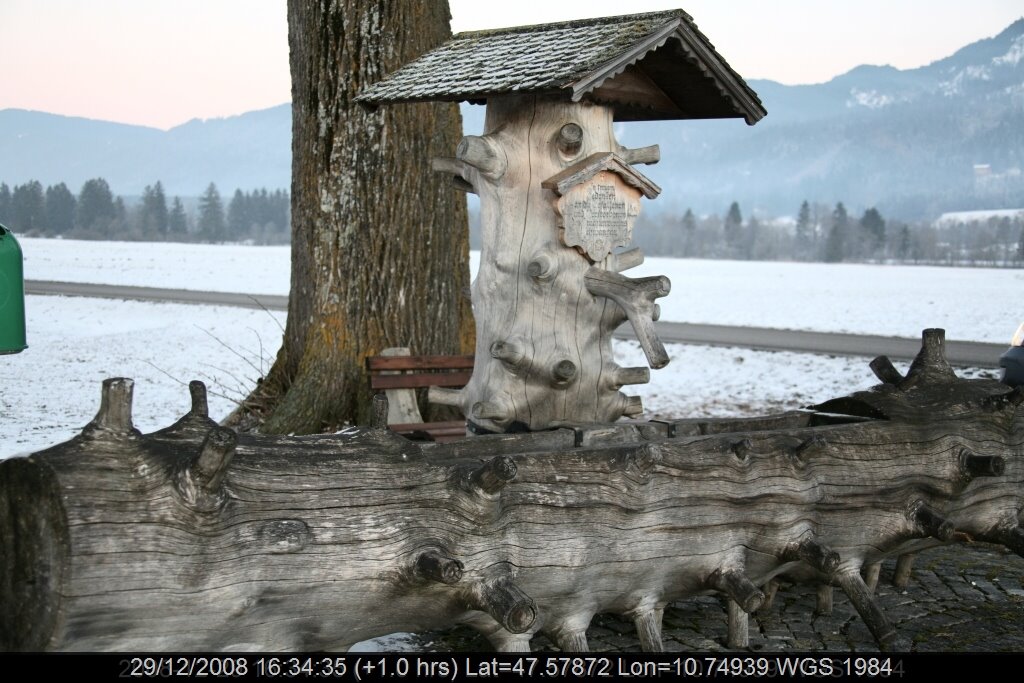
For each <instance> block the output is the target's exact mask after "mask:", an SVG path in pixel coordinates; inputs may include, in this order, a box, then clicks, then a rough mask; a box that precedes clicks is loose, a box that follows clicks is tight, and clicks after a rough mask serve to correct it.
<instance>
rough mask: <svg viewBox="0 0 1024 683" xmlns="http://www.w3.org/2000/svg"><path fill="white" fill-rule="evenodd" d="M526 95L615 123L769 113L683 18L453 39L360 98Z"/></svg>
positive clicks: (619, 20)
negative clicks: (587, 109)
mask: <svg viewBox="0 0 1024 683" xmlns="http://www.w3.org/2000/svg"><path fill="white" fill-rule="evenodd" d="M516 93H523V94H526V93H529V94H538V95H546V96H553V97H564V98H566V99H571V100H572V101H574V102H579V101H581V100H584V99H586V100H590V101H594V102H599V103H602V104H606V105H609V106H611V107H612V108H613V110H614V112H615V119H616V120H619V121H650V120H665V119H704V118H743V119H745V120H746V122H747V123H748V124H751V125H753V124H754V123H756V122H757V121H758V120H759V119H761V118H762V117H763V116H765V114H766V112H765V109H764V107H763V105H762V104H761V101H760V99H758V97H757V94H756V93H755V92H754V91H753V90H751V89H750V88H749V87H748V86H747V84H746V83H745V82H744V81H743V78H741V77H740V75H739V74H737V73H736V72H735V71H733V70H732V68H730V66H729V65H728V63H727V62H726V61H725V60H724V59H723V58H722V57H721V55H719V54H718V53H717V52H716V51H715V48H714V46H713V45H712V44H711V43H710V42H709V41H708V39H707V38H706V37H705V36H704V35H703V34H702V33H701V32H700V31H699V30H697V27H696V25H695V24H694V23H693V20H692V18H691V17H690V16H689V15H688V14H686V12H684V11H682V10H671V11H667V12H652V13H647V14H632V15H625V16H617V17H603V18H600V19H583V20H577V21H567V22H560V23H554V24H540V25H536V26H520V27H515V28H504V29H496V30H489V31H468V32H464V33H459V34H456V35H455V36H453V37H452V39H451V40H449V41H448V42H447V43H445V44H444V45H442V46H440V47H438V48H436V49H434V50H432V51H430V52H428V53H427V54H425V55H423V56H422V57H420V58H419V59H417V60H415V61H413V62H411V63H409V64H407V65H406V66H404V67H402V68H401V69H399V70H398V71H396V72H394V73H393V74H391V75H390V76H388V77H387V78H385V79H384V80H382V81H380V82H378V83H376V84H374V85H372V86H370V87H369V88H367V89H366V90H364V91H363V92H362V93H361V94H360V95H359V97H358V98H357V100H358V101H360V102H362V103H364V104H368V105H380V104H392V103H399V102H423V101H448V102H459V101H469V102H476V103H482V102H486V101H487V99H488V98H490V97H495V96H500V95H511V94H516Z"/></svg>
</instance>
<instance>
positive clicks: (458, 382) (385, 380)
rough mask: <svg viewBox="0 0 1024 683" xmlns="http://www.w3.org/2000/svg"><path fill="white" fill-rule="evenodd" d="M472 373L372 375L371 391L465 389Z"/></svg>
mask: <svg viewBox="0 0 1024 683" xmlns="http://www.w3.org/2000/svg"><path fill="white" fill-rule="evenodd" d="M472 376H473V373H472V372H471V371H460V372H424V373H417V374H414V375H370V388H371V389H417V388H419V387H464V386H466V384H467V383H468V382H469V378H470V377H472Z"/></svg>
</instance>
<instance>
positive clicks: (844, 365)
mask: <svg viewBox="0 0 1024 683" xmlns="http://www.w3.org/2000/svg"><path fill="white" fill-rule="evenodd" d="M21 243H22V246H23V249H24V252H25V274H26V277H27V278H29V279H37V280H66V281H77V282H97V283H104V284H127V285H139V286H155V287H171V288H189V289H199V290H211V291H228V292H246V293H253V294H286V293H287V292H288V278H289V263H288V249H287V247H242V246H206V245H179V244H145V243H123V242H122V243H118V242H75V241H70V240H39V239H23V240H22V241H21ZM478 258H479V255H478V254H474V258H473V266H474V267H475V264H476V262H477V259H478ZM629 274H630V275H631V276H634V277H636V276H642V275H655V274H666V275H668V276H669V277H670V278H671V279H672V282H673V293H672V294H671V295H669V297H668V298H667V299H663V300H662V303H661V306H662V311H663V313H662V318H663V319H665V320H678V321H683V322H706V323H718V324H731V325H754V326H763V327H781V328H791V329H814V330H825V331H850V332H860V333H878V334H891V335H901V336H917V335H918V334H919V333H920V330H921V329H923V328H924V327H937V326H944V327H946V329H947V331H948V332H949V336H950V338H958V339H975V340H979V341H996V342H1002V341H1005V340H1007V339H1008V337H1009V335H1010V334H1011V333H1012V332H1013V329H1014V328H1015V327H1016V326H1017V324H1018V323H1019V322H1020V320H1019V319H1021V318H1024V312H1022V311H1021V310H1020V309H1019V307H1018V308H1016V309H1014V307H1015V306H1018V299H1019V293H1020V292H1021V291H1022V286H1024V272H1021V271H1005V270H992V269H940V268H908V267H899V266H861V265H843V266H835V265H831V266H827V265H823V264H793V263H751V262H729V261H695V260H679V259H649V261H648V263H646V264H645V265H644V266H642V267H641V268H638V269H635V270H633V271H630V273H629ZM1014 297H1016V298H1014ZM26 315H27V325H28V337H29V339H28V341H29V348H28V349H27V350H26V351H23V352H22V353H20V354H16V355H9V356H0V458H4V457H9V456H12V455H16V454H22V453H28V452H33V451H37V450H41V449H43V448H46V447H49V446H52V445H54V444H57V443H60V442H62V441H65V440H67V439H69V438H71V437H72V436H74V435H75V434H76V433H78V431H79V430H80V429H81V428H82V427H83V426H84V425H85V424H86V423H87V422H88V421H89V420H90V419H92V417H93V416H94V415H95V413H96V410H97V409H98V407H99V399H100V383H101V382H102V380H103V379H105V378H107V377H117V376H121V377H131V378H133V379H134V380H135V400H134V421H135V425H136V426H137V427H138V428H139V429H141V430H142V431H153V430H155V429H159V428H162V427H165V426H167V425H169V424H170V423H172V422H173V421H174V420H175V419H177V418H178V417H179V416H181V415H182V414H184V413H185V412H186V411H187V410H188V408H189V394H188V389H187V383H188V382H189V380H191V379H201V380H204V381H205V382H206V383H207V386H208V387H209V388H210V413H211V416H212V417H213V418H214V419H218V420H219V419H221V418H223V417H224V416H225V415H227V414H228V413H229V412H230V411H231V409H232V408H233V407H234V401H236V400H238V399H239V398H241V397H242V396H244V395H245V394H246V392H247V390H248V389H249V388H251V387H252V385H253V384H254V383H255V381H256V378H258V377H259V376H261V375H262V374H263V373H265V372H266V371H267V370H268V369H269V367H270V363H271V362H272V361H273V359H274V357H275V355H276V353H277V349H278V346H279V345H280V341H281V336H282V333H281V329H282V326H283V325H284V319H285V316H284V314H283V313H273V314H271V313H268V312H265V311H253V310H249V309H243V308H229V307H217V306H187V305H184V304H163V303H143V302H135V301H110V300H101V299H88V298H64V297H41V296H29V297H28V298H27V302H26ZM615 351H616V355H617V360H618V362H619V363H620V364H621V365H623V366H640V365H645V362H644V358H643V352H642V351H641V349H640V347H639V345H638V344H637V343H636V342H627V341H622V342H619V341H617V342H615ZM668 352H669V356H670V357H671V359H672V360H671V363H670V364H669V365H668V367H667V368H665V369H663V370H659V371H655V372H652V382H651V383H650V384H648V385H642V386H634V387H629V388H628V389H629V390H630V391H631V393H635V394H638V395H640V396H641V397H642V398H643V401H644V406H645V408H646V413H645V417H647V418H654V417H663V418H664V417H677V418H681V417H700V416H707V417H713V416H727V415H754V414H765V413H770V412H778V411H782V410H788V409H792V408H798V407H803V406H806V405H810V404H813V403H817V402H821V401H824V400H827V399H829V398H833V397H835V396H840V395H843V394H846V393H849V392H851V391H855V390H857V389H862V388H866V387H869V386H872V385H873V384H875V383H876V380H875V379H874V377H873V375H872V373H871V371H870V370H869V369H868V366H867V361H866V360H865V359H863V358H837V357H830V356H814V355H808V354H795V353H785V352H769V351H751V350H748V349H739V348H711V347H701V346H686V345H682V344H669V345H668ZM900 369H901V370H902V369H905V368H903V367H901V368H900ZM972 374H974V375H977V374H978V372H977V371H973V372H972ZM421 646H422V643H421V642H420V641H419V640H418V639H417V638H416V637H415V636H413V635H411V634H393V635H392V636H386V637H384V638H378V639H374V640H370V641H366V642H364V643H360V644H358V645H357V646H356V647H355V648H353V649H354V650H357V651H408V650H417V649H420V648H421Z"/></svg>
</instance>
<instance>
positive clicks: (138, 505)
mask: <svg viewBox="0 0 1024 683" xmlns="http://www.w3.org/2000/svg"><path fill="white" fill-rule="evenodd" d="M875 367H878V368H885V367H886V364H885V363H884V362H879V363H876V364H875ZM880 374H883V375H885V376H886V377H887V378H888V379H886V380H885V383H883V384H882V385H879V386H878V387H876V388H875V389H873V390H871V391H868V392H860V393H858V394H854V395H852V396H850V397H846V398H844V399H838V400H836V401H831V402H829V403H827V404H823V406H819V407H817V409H816V411H803V412H795V413H790V414H787V415H783V416H777V417H775V418H771V419H763V420H700V421H697V420H685V421H675V422H661V423H632V424H627V423H620V424H614V425H608V424H603V425H595V426H592V427H585V426H580V427H576V428H574V429H557V430H552V431H546V432H534V433H522V434H501V435H489V436H480V437H475V438H472V439H464V440H461V441H455V442H451V443H448V444H429V445H417V444H414V443H412V442H408V441H405V440H403V439H402V438H400V437H398V436H396V435H394V434H392V433H390V432H388V431H386V430H383V429H381V430H374V429H364V428H350V429H348V430H345V431H343V432H341V433H340V434H337V435H331V436H311V437H275V436H262V435H243V436H240V437H235V435H234V433H233V432H231V431H230V430H227V429H224V428H219V427H217V426H216V425H215V424H214V423H213V422H212V421H210V420H209V418H208V417H206V414H205V392H204V389H203V387H202V385H201V384H200V383H194V385H193V387H192V388H193V410H192V411H191V412H190V413H189V414H188V415H187V416H186V417H185V418H183V419H182V420H180V421H179V422H177V423H176V424H175V425H173V426H172V427H170V428H168V429H166V430H162V431H160V432H156V433H154V434H149V435H145V436H143V435H142V434H140V433H139V432H138V431H137V430H135V429H134V428H133V427H132V423H131V382H130V380H107V382H106V383H105V386H104V394H103V401H102V404H101V408H100V412H99V414H98V415H97V417H96V419H95V420H94V421H93V422H92V423H90V425H88V426H87V427H86V429H85V430H84V431H83V433H82V434H81V435H80V436H78V437H76V438H75V439H73V440H71V441H69V442H68V443H66V444H62V445H59V446H55V447H53V448H51V449H48V450H46V451H43V452H41V453H37V454H35V455H32V456H29V457H27V458H13V459H10V460H7V461H4V462H2V463H0V562H2V563H3V567H2V569H3V571H2V573H0V576H2V577H3V584H2V585H0V649H8V650H18V649H53V650H229V649H243V650H249V651H253V650H293V649H295V650H320V649H336V648H345V647H347V646H349V645H351V644H352V643H354V642H357V641H360V640H363V639H366V638H369V637H373V636H379V635H383V634H387V633H392V632H395V631H399V630H403V631H419V630H424V629H431V628H436V627H444V626H448V625H451V624H454V623H468V624H471V625H472V626H474V627H476V628H477V629H479V630H481V631H482V632H484V633H485V634H486V635H487V636H488V637H489V638H490V640H491V641H492V642H493V643H494V645H495V646H496V647H497V648H499V649H502V650H513V649H522V648H527V647H528V646H529V641H530V637H531V636H532V635H533V634H534V633H536V632H538V631H542V632H544V633H545V634H547V635H548V636H549V637H551V638H552V640H553V641H554V642H555V643H556V644H558V646H559V647H560V648H562V649H564V650H574V651H581V650H585V649H586V648H587V640H586V629H587V625H588V624H589V623H590V620H591V618H592V617H593V615H594V614H596V613H599V612H615V613H619V614H625V615H628V616H630V617H631V618H632V619H633V620H634V621H635V622H636V624H637V630H638V633H639V634H640V637H641V641H642V643H643V644H644V647H645V648H646V649H651V650H657V649H659V648H660V647H661V645H660V642H661V638H660V622H661V614H662V611H663V609H664V607H665V606H666V605H667V604H668V603H670V602H672V601H674V600H677V599H679V598H684V597H687V596H693V595H699V594H703V593H708V592H718V593H722V594H724V595H725V596H726V597H727V598H728V599H729V605H730V637H731V638H732V639H733V642H734V644H737V643H742V641H743V638H744V637H745V633H746V628H745V624H744V620H745V615H746V613H748V612H750V611H752V610H755V609H757V608H758V607H759V606H761V605H762V604H764V602H765V601H766V599H767V598H768V597H769V595H770V593H771V591H770V590H769V586H770V585H772V582H773V581H774V580H775V579H777V578H780V577H782V578H785V579H786V580H787V581H795V582H804V583H810V584H813V585H814V586H818V585H831V586H837V587H839V588H840V589H841V590H843V591H844V592H845V593H846V594H847V595H848V596H849V598H850V601H851V603H852V604H853V605H854V607H855V608H856V609H857V611H858V612H859V614H860V615H861V617H862V618H863V619H864V621H865V623H866V624H867V626H868V627H869V628H870V629H871V631H872V633H873V634H874V635H875V637H876V639H877V640H878V642H879V645H880V646H881V647H882V648H884V649H902V648H906V647H908V646H909V644H908V643H907V642H906V641H905V640H903V639H901V638H900V637H899V635H898V634H897V633H896V631H895V629H894V628H893V626H892V624H891V623H890V622H889V620H888V618H887V616H886V615H885V613H884V612H882V611H881V610H880V609H879V608H878V605H877V603H876V602H875V601H874V598H873V597H872V595H871V589H870V587H869V586H868V585H867V584H866V583H865V581H864V580H863V579H862V578H861V572H862V571H865V572H866V573H868V574H869V575H870V573H871V571H872V567H874V566H875V565H876V564H877V563H878V562H879V561H880V560H882V559H883V558H886V557H892V556H901V555H905V554H907V553H913V552H915V551H917V550H921V549H923V548H927V547H929V546H932V545H936V544H940V543H949V542H971V541H975V540H978V541H989V542H994V543H1000V544H1003V545H1006V546H1007V547H1009V548H1010V549H1012V550H1013V551H1015V552H1016V553H1018V554H1024V531H1022V530H1021V528H1020V526H1019V524H1020V515H1021V510H1022V509H1024V456H1022V455H1021V453H1022V451H1024V391H1022V390H1021V389H1015V390H1013V391H1011V390H1010V389H1009V388H1008V387H1006V386H1005V385H1002V384H1000V383H998V382H995V381H993V380H973V381H968V380H959V379H957V378H956V377H955V376H953V373H952V371H951V370H950V369H949V367H948V365H946V364H945V361H944V359H943V357H942V339H941V334H939V333H938V332H936V331H930V332H928V333H926V337H925V346H924V349H923V350H922V353H921V354H920V355H919V356H918V360H917V361H915V363H914V365H913V366H912V368H911V371H910V373H909V374H908V375H907V376H906V377H902V376H898V377H897V376H893V375H892V374H891V373H889V372H886V371H883V372H880ZM826 410H829V411H832V412H824V411H826ZM837 413H843V414H837ZM766 584H767V585H766ZM762 587H763V588H762ZM766 592H767V593H769V595H766V594H765V593H766ZM826 592H827V591H822V595H824V594H825V593H826Z"/></svg>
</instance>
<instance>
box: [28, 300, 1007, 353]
mask: <svg viewBox="0 0 1024 683" xmlns="http://www.w3.org/2000/svg"><path fill="white" fill-rule="evenodd" d="M25 291H26V293H28V294H54V295H63V296H89V297H99V298H105V299H135V300H140V301H171V302H178V303H187V304H214V305H221V306H243V307H246V308H266V309H269V310H282V311H283V310H286V309H287V308H288V297H286V296H275V295H271V294H234V293H230V292H202V291H198V290H189V289H160V288H157V287H128V286H124V285H97V284H85V283H77V282H52V281H41V280H28V281H26V282H25ZM657 330H658V335H659V336H660V337H661V339H662V340H663V341H666V342H682V343H685V344H704V345H709V346H740V347H744V348H751V349H767V350H770V351H796V352H800V353H823V354H833V355H837V356H869V357H874V356H879V355H883V354H884V355H886V356H889V357H890V358H892V359H895V360H910V359H912V358H913V357H914V356H915V355H917V351H918V349H920V347H921V340H920V339H905V338H900V337H881V336H876V335H863V334H837V333H832V332H808V331H804V330H776V329H769V328H765V327H729V326H726V325H698V324H692V323H673V322H665V321H659V322H658V323H657ZM616 336H618V337H620V338H623V339H629V338H633V333H632V330H631V329H630V328H629V325H625V326H624V327H623V328H620V329H619V331H618V333H617V334H616ZM1006 348H1007V347H1006V346H1004V345H1002V344H986V343H982V342H966V341H956V340H947V341H946V357H947V358H948V359H949V362H950V363H952V364H953V365H965V366H971V367H998V365H999V356H1000V355H1001V354H1002V353H1003V352H1004V351H1006Z"/></svg>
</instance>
